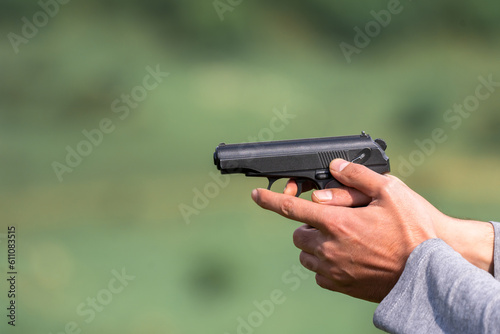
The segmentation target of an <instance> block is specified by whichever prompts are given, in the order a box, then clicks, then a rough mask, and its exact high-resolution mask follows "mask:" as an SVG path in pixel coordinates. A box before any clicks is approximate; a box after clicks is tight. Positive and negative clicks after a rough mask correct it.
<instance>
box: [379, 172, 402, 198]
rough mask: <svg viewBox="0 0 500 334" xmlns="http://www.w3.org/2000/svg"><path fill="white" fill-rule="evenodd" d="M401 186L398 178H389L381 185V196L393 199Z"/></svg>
mask: <svg viewBox="0 0 500 334" xmlns="http://www.w3.org/2000/svg"><path fill="white" fill-rule="evenodd" d="M400 186H401V181H400V180H399V179H397V178H393V177H387V178H385V180H384V181H383V182H382V184H381V189H380V190H379V192H380V194H381V195H382V196H385V197H392V196H393V195H394V193H395V192H396V191H397V189H398V188H399V187H400Z"/></svg>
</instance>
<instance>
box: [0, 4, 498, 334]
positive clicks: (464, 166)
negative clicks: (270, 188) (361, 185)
mask: <svg viewBox="0 0 500 334" xmlns="http://www.w3.org/2000/svg"><path fill="white" fill-rule="evenodd" d="M42 2H43V0H42ZM221 2H222V3H226V4H228V2H226V1H223V0H221ZM233 3H236V2H233ZM387 6H388V2H387V1H367V0H363V1H335V2H332V1H325V0H310V1H307V2H306V1H284V0H280V1H268V2H265V1H242V2H241V4H239V5H237V6H234V7H233V6H231V7H232V9H233V10H232V11H227V12H225V13H224V15H223V18H224V20H221V19H220V17H219V15H218V13H217V12H216V10H215V9H214V5H213V2H212V1H204V2H201V1H199V2H193V1H182V2H181V1H177V2H174V1H157V0H147V1H133V0H126V1H105V2H99V1H83V2H82V1H76V0H73V1H70V2H69V3H67V4H65V5H60V8H59V11H58V13H57V14H56V15H55V16H54V17H51V18H50V19H49V22H48V24H47V25H45V26H43V27H41V28H39V31H38V33H37V34H36V36H34V37H33V38H29V39H28V42H27V43H26V44H20V45H19V46H18V47H19V52H18V53H15V52H14V49H13V47H12V44H11V42H10V41H9V38H8V36H9V33H15V34H18V35H21V34H22V27H23V24H24V23H23V21H22V18H23V17H26V18H27V19H28V20H29V21H30V22H33V15H35V14H36V13H37V12H39V11H41V7H40V5H39V4H38V2H36V1H19V0H16V1H14V0H3V1H2V4H1V5H0V29H1V31H2V36H3V37H2V40H1V44H0V55H1V59H2V65H1V72H0V73H1V77H0V117H1V118H0V131H1V137H0V138H1V140H0V152H1V156H2V168H1V170H2V173H1V174H0V175H1V179H0V184H1V189H0V194H1V195H0V196H1V198H0V202H1V203H2V207H1V208H2V209H1V212H2V218H1V225H0V227H1V230H0V242H1V243H0V248H1V252H0V276H1V277H4V275H5V274H6V272H7V267H6V256H7V255H6V254H7V251H6V242H5V233H7V232H6V230H7V226H9V225H15V226H16V227H17V231H18V234H17V235H18V244H17V245H18V255H17V259H18V271H19V275H18V286H17V289H18V292H19V293H18V298H17V305H18V320H17V321H18V322H17V326H16V327H17V328H16V329H17V330H18V332H19V333H35V332H36V333H59V332H62V331H64V328H65V326H66V324H68V323H70V322H76V323H77V324H78V326H79V328H80V329H81V330H82V333H186V334H190V333H221V334H222V333H226V332H227V333H230V334H232V333H237V327H238V317H242V318H244V319H248V316H250V315H251V314H252V313H253V312H255V311H256V306H255V305H254V302H255V301H257V302H261V301H263V300H264V299H269V298H270V295H271V292H272V291H274V290H276V289H278V290H281V291H282V292H283V296H284V298H285V301H284V302H283V303H282V304H280V305H276V307H275V310H274V312H273V314H272V315H271V316H269V317H265V319H264V320H263V322H262V324H261V325H260V326H259V327H258V328H255V329H254V332H255V333H332V332H339V333H370V332H377V330H376V329H375V328H374V327H373V325H372V323H371V321H372V320H371V318H372V315H373V311H374V309H375V307H376V305H375V304H370V303H366V302H363V301H359V300H355V299H352V298H349V297H346V296H342V295H339V294H335V293H331V292H328V291H325V290H321V289H320V288H319V287H317V286H316V284H315V281H314V275H312V274H308V277H307V278H304V279H301V280H300V281H299V282H300V284H299V285H300V286H298V287H297V289H295V290H293V289H292V285H291V284H290V283H287V282H286V281H283V278H282V277H283V275H284V274H285V275H286V274H287V273H288V272H287V271H288V270H290V268H292V266H294V265H297V264H298V253H299V252H298V250H296V249H295V247H294V246H293V244H292V241H291V235H292V232H293V230H294V229H295V228H296V227H298V224H296V223H294V222H291V221H286V220H285V219H283V218H281V217H278V216H276V215H273V214H271V213H268V212H262V211H261V210H259V209H258V208H257V207H256V206H255V205H254V204H253V202H252V201H251V199H250V191H251V189H253V188H255V187H262V186H264V185H265V184H266V180H264V179H247V178H244V177H243V176H240V175H238V176H232V177H231V178H230V183H229V185H228V186H226V187H224V188H223V189H218V190H217V195H214V196H213V198H210V199H209V200H208V204H207V205H206V206H203V208H201V209H199V210H197V213H196V214H193V215H191V216H189V217H188V219H185V218H184V217H183V216H182V215H181V211H180V208H182V207H186V206H190V207H194V206H195V204H194V203H193V202H194V201H196V200H197V195H196V194H197V191H201V192H204V191H205V189H206V187H207V185H208V184H210V183H211V182H213V178H212V176H211V174H210V173H212V172H215V167H214V166H213V163H212V153H213V150H214V148H215V146H216V145H217V144H219V143H220V142H227V143H235V142H245V141H248V140H249V138H251V137H257V138H258V136H259V133H261V134H263V133H264V132H262V129H264V128H269V126H270V121H271V119H272V118H273V117H274V115H275V114H274V113H273V110H280V111H282V112H283V110H286V111H287V112H288V113H289V114H291V115H293V116H294V118H293V119H290V120H289V124H287V125H286V126H285V127H284V128H283V130H282V131H278V132H274V133H273V134H272V139H275V140H278V139H293V138H308V137H322V136H337V135H349V134H357V133H359V132H360V131H361V130H365V131H367V132H368V133H370V134H371V135H373V136H374V137H382V138H384V139H385V140H386V141H387V142H388V150H387V153H388V155H389V156H390V158H391V162H392V168H393V172H394V174H396V175H398V176H401V177H403V176H405V178H404V180H405V182H407V183H408V184H409V185H410V186H411V187H412V188H414V189H415V190H417V191H418V192H419V193H421V194H422V195H424V196H425V197H426V198H428V199H429V200H431V202H432V203H434V204H435V205H436V206H437V207H438V208H440V209H441V210H443V211H444V212H446V213H448V214H450V215H455V216H461V217H465V216H467V217H471V218H475V219H482V220H489V219H492V220H494V219H499V218H498V217H499V216H500V213H499V212H498V199H499V198H500V194H499V190H498V189H500V178H499V177H498V176H497V174H498V163H499V162H500V156H499V155H498V153H497V152H498V144H499V142H500V140H499V136H498V128H499V126H500V116H499V115H500V114H499V113H498V109H499V106H500V92H499V91H495V92H493V93H492V94H491V96H490V97H489V98H488V99H486V100H485V101H481V102H480V105H479V107H478V108H477V109H476V110H475V111H474V112H472V113H471V114H470V116H468V117H466V118H463V119H462V124H461V125H460V126H459V127H458V128H457V129H453V128H452V127H451V125H452V124H450V123H449V122H446V121H445V119H444V118H443V115H444V114H445V113H446V111H447V110H448V109H450V108H452V107H453V105H454V104H461V103H463V102H464V100H465V99H466V98H467V97H468V96H470V95H473V94H474V93H475V89H476V87H477V86H478V84H479V83H480V81H479V80H478V77H480V76H482V77H484V78H487V77H488V76H490V75H491V76H492V77H493V79H494V80H495V81H496V82H498V81H500V71H499V68H500V67H499V65H500V43H499V42H500V38H499V32H500V23H499V22H500V21H499V20H498V15H499V13H498V8H499V7H498V4H496V3H495V2H487V1H476V2H471V1H463V0H459V1H458V0H455V1H441V2H439V3H436V2H432V3H431V2H428V3H426V2H419V1H412V2H410V1H402V2H401V6H402V7H403V10H402V11H401V13H399V14H397V15H393V16H392V17H391V22H390V24H389V25H388V26H387V27H384V28H382V29H381V32H380V34H379V35H378V36H376V37H374V38H373V39H372V40H371V42H370V44H369V45H368V46H367V47H366V48H363V49H362V50H361V52H360V53H359V54H353V55H352V62H351V63H350V64H348V63H347V61H346V59H345V57H344V55H343V54H342V51H341V49H340V47H339V45H340V43H342V42H345V43H349V44H353V43H354V37H355V34H356V32H355V31H354V28H355V27H360V28H361V29H364V27H365V25H366V24H367V23H368V22H370V21H372V20H374V18H373V16H372V14H371V13H370V12H371V11H375V12H378V11H380V10H382V9H387ZM148 66H149V67H151V68H156V67H157V66H159V68H160V69H161V70H162V71H165V72H169V73H170V74H169V76H168V77H167V78H165V79H164V81H163V82H162V83H160V84H159V86H158V87H157V88H156V89H154V90H152V91H150V92H148V96H147V98H146V99H144V101H142V102H140V103H138V106H137V107H136V108H133V109H131V112H130V115H128V116H127V117H125V118H124V119H123V120H122V119H120V117H119V116H120V115H121V114H120V113H114V112H113V109H112V103H113V101H114V100H115V99H119V98H120V97H121V96H122V94H130V92H131V91H132V90H133V89H134V87H136V86H138V85H142V82H143V78H144V76H145V75H147V74H148V71H147V70H146V68H147V67H148ZM104 118H108V119H110V120H111V121H112V122H113V125H114V126H115V129H114V131H112V132H111V133H109V134H105V135H104V136H103V140H102V143H101V144H100V145H98V146H97V147H93V149H92V153H91V154H89V155H88V156H87V157H84V158H83V161H82V163H81V164H80V165H78V166H77V167H75V168H74V170H73V171H72V172H71V173H66V174H64V175H63V181H62V182H59V180H58V178H57V176H56V173H55V172H54V170H53V167H52V164H53V162H54V161H57V162H60V163H65V159H66V154H67V152H66V148H67V146H70V147H72V148H73V149H76V147H77V145H78V144H79V143H80V142H81V141H82V140H85V139H86V138H85V136H84V135H83V134H82V131H84V130H88V131H91V130H93V129H96V128H98V127H99V124H100V122H101V120H102V119H104ZM436 128H442V129H443V130H444V131H445V133H446V135H447V138H448V139H447V140H446V141H445V142H444V143H439V144H436V148H435V151H434V152H433V153H432V154H428V155H425V158H424V159H423V161H421V163H419V164H418V166H414V169H415V171H414V172H413V173H411V175H409V176H407V175H401V174H402V172H401V171H402V170H403V169H401V168H402V167H401V166H402V161H404V160H408V159H410V156H411V154H412V153H414V152H415V151H416V150H420V149H419V147H418V146H417V144H416V143H415V141H416V140H417V141H423V140H426V139H429V138H432V137H431V134H432V132H433V130H434V129H436ZM261 137H262V136H261ZM260 139H263V138H260ZM265 139H270V138H267V137H265ZM307 196H308V195H303V197H305V198H307ZM198 204H199V203H198ZM187 222H189V224H187ZM122 268H125V269H126V272H127V273H128V274H129V275H133V276H135V279H134V280H133V281H131V282H130V283H129V285H128V286H126V287H125V289H124V290H123V292H121V293H118V294H114V295H113V298H112V300H111V301H110V302H109V304H107V305H105V306H103V309H102V310H101V312H96V315H95V319H93V320H92V321H90V322H88V323H87V322H86V321H85V320H87V319H88V318H87V316H81V315H80V314H79V313H78V312H77V308H78V306H79V305H80V304H81V303H86V302H87V298H96V296H98V295H99V293H100V292H101V291H102V290H103V289H107V288H108V282H109V281H110V279H111V278H112V277H113V275H112V273H111V272H112V270H113V269H115V270H118V271H121V269H122ZM293 287H296V286H293ZM7 290H8V289H7V284H6V281H5V280H4V279H2V280H1V283H0V294H1V295H2V296H4V297H5V295H6V292H7ZM5 301H6V299H5V298H2V302H1V309H2V310H4V311H2V312H1V313H0V315H1V316H2V319H3V320H2V322H1V323H0V328H1V329H2V332H5V331H6V330H13V329H12V328H10V326H8V325H7V324H6V317H5V315H6V310H5V308H6V302H5Z"/></svg>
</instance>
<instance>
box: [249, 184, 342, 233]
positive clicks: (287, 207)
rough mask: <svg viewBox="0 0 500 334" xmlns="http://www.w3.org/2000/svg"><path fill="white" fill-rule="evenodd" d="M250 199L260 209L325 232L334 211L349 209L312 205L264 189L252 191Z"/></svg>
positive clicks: (312, 203)
mask: <svg viewBox="0 0 500 334" xmlns="http://www.w3.org/2000/svg"><path fill="white" fill-rule="evenodd" d="M252 199H253V200H254V201H255V203H257V204H258V205H259V206H260V207H262V208H264V209H266V210H270V211H274V212H276V213H278V214H280V215H282V216H283V217H286V218H289V219H293V220H296V221H299V222H303V223H305V224H308V225H310V226H312V227H315V228H317V229H319V230H323V231H324V230H325V229H326V225H327V224H331V223H332V222H331V221H330V220H331V217H332V216H333V217H334V216H335V215H337V214H339V213H340V212H337V213H336V214H335V215H334V212H333V211H334V210H337V211H342V210H347V209H349V208H344V207H331V206H325V205H321V204H318V203H314V202H311V201H308V200H305V199H303V198H298V197H294V196H290V195H284V194H279V193H275V192H272V191H269V190H266V189H255V190H254V191H252Z"/></svg>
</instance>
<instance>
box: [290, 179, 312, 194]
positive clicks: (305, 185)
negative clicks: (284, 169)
mask: <svg viewBox="0 0 500 334" xmlns="http://www.w3.org/2000/svg"><path fill="white" fill-rule="evenodd" d="M315 188H316V187H315V186H314V183H312V182H311V181H306V182H304V183H303V184H302V192H303V193H304V192H306V191H309V190H312V189H315ZM298 189H299V188H298V186H297V181H295V180H294V179H290V180H288V182H287V183H286V186H285V190H284V191H283V194H286V195H291V196H295V195H296V194H297V190H298Z"/></svg>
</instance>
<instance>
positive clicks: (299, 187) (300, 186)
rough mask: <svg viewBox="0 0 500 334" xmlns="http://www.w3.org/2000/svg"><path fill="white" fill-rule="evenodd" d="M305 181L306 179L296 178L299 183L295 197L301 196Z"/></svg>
mask: <svg viewBox="0 0 500 334" xmlns="http://www.w3.org/2000/svg"><path fill="white" fill-rule="evenodd" d="M304 182H305V181H304V180H295V183H296V184H297V193H296V194H295V197H299V196H300V194H302V185H303V184H304Z"/></svg>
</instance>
